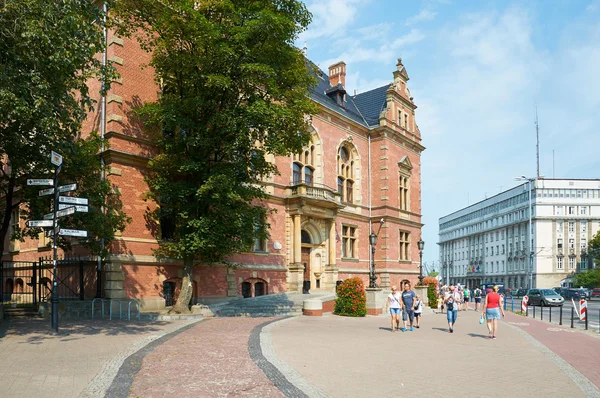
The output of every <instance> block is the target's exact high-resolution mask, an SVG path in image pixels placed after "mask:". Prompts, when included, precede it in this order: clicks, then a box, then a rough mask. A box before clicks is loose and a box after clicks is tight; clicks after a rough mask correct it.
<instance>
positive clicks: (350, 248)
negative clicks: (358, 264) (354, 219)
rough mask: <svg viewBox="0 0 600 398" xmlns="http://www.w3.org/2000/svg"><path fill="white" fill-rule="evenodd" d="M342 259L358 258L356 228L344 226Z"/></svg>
mask: <svg viewBox="0 0 600 398" xmlns="http://www.w3.org/2000/svg"><path fill="white" fill-rule="evenodd" d="M342 257H346V258H356V257H357V256H356V227H351V226H349V225H342Z"/></svg>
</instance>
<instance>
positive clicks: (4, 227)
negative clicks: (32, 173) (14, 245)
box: [0, 176, 15, 258]
mask: <svg viewBox="0 0 600 398" xmlns="http://www.w3.org/2000/svg"><path fill="white" fill-rule="evenodd" d="M14 189H15V179H14V177H12V176H11V177H10V178H9V179H8V186H7V190H6V196H5V197H4V200H5V202H6V203H5V206H6V207H5V208H4V214H3V216H2V224H0V258H1V257H2V252H3V251H4V242H6V238H7V234H8V227H9V226H10V217H11V215H12V210H13V197H14V196H13V193H14ZM9 239H10V237H9Z"/></svg>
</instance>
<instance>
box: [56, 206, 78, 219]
mask: <svg viewBox="0 0 600 398" xmlns="http://www.w3.org/2000/svg"><path fill="white" fill-rule="evenodd" d="M73 213H75V206H71V207H67V208H66V209H64V210H59V211H57V212H56V217H57V218H58V217H64V216H68V215H70V214H73Z"/></svg>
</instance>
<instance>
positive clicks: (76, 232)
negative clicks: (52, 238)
mask: <svg viewBox="0 0 600 398" xmlns="http://www.w3.org/2000/svg"><path fill="white" fill-rule="evenodd" d="M58 234H59V235H60V236H76V237H79V238H87V231H85V230H81V229H65V228H61V229H60V230H59V231H58Z"/></svg>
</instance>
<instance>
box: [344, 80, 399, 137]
mask: <svg viewBox="0 0 600 398" xmlns="http://www.w3.org/2000/svg"><path fill="white" fill-rule="evenodd" d="M389 87H390V85H389V84H386V85H385V86H381V87H378V88H375V89H373V90H369V91H365V92H364V93H360V94H357V95H355V96H353V97H352V102H353V103H354V105H355V106H356V108H357V109H358V110H359V112H360V114H361V115H362V116H363V117H364V118H365V121H366V122H367V124H368V126H369V127H374V126H379V115H380V114H381V112H382V111H383V110H384V109H385V106H386V91H387V90H388V88H389Z"/></svg>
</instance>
